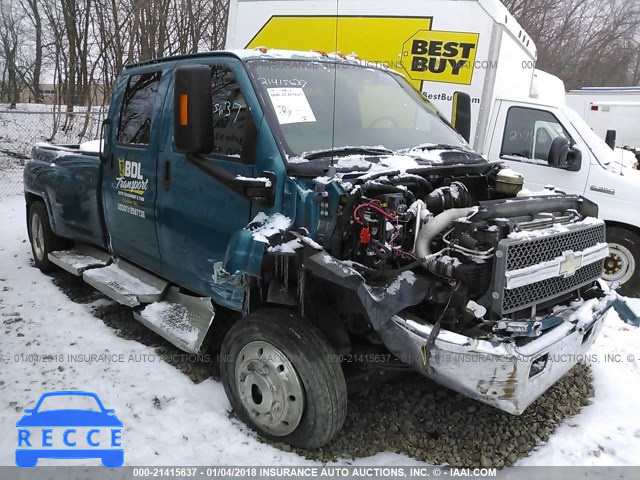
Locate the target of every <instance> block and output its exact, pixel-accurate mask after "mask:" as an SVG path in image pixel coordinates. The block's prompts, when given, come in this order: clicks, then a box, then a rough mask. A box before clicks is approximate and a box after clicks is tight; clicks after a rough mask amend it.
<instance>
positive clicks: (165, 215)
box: [24, 54, 295, 311]
mask: <svg viewBox="0 0 640 480" xmlns="http://www.w3.org/2000/svg"><path fill="white" fill-rule="evenodd" d="M213 61H215V62H216V63H220V64H224V65H228V66H229V67H230V68H232V70H233V72H234V73H235V74H236V76H237V79H238V82H239V83H240V86H241V88H243V91H244V92H248V93H251V94H253V95H250V94H248V95H247V98H246V101H247V105H248V106H249V108H250V110H251V114H252V118H253V121H254V123H255V124H256V126H257V137H256V147H255V163H254V164H245V163H241V162H235V161H228V160H227V159H224V158H214V157H209V158H208V161H210V162H212V163H214V164H217V165H219V166H221V167H222V168H224V169H226V170H227V171H229V172H232V173H233V174H235V175H240V176H246V177H249V178H251V177H256V176H259V175H260V172H264V171H269V172H273V173H274V174H275V178H276V182H277V184H276V188H275V191H276V195H275V199H274V203H273V206H272V207H271V208H264V207H263V206H261V205H257V204H252V203H251V202H249V201H248V200H247V199H245V198H242V197H240V196H238V195H234V194H233V193H231V192H230V191H229V190H227V189H226V188H224V187H222V186H221V185H217V186H216V185H215V183H212V180H211V179H210V178H209V177H208V176H206V175H205V174H204V173H202V172H201V171H199V170H198V169H197V168H196V167H194V166H193V165H191V164H189V163H188V162H187V161H186V160H185V158H184V155H183V154H178V153H175V152H173V151H172V150H173V149H172V141H173V135H172V133H171V132H172V119H173V114H174V112H173V104H172V102H171V101H169V100H168V99H170V98H171V97H172V95H173V84H172V78H173V74H174V72H175V68H176V65H177V64H178V62H177V61H166V62H162V63H159V64H155V63H151V64H149V65H145V66H142V67H140V68H135V69H131V68H129V69H125V71H124V72H123V74H122V75H121V76H120V77H119V79H118V81H117V83H116V86H115V88H114V94H113V98H112V102H111V107H110V110H109V125H107V128H105V151H107V152H109V157H108V158H103V159H102V161H100V159H99V158H98V156H97V155H92V154H85V153H79V152H77V151H72V150H71V149H67V151H65V150H61V149H56V148H53V147H40V146H36V147H34V151H33V155H32V161H30V162H28V164H27V165H26V167H25V174H24V175H25V192H26V193H27V194H28V195H33V196H36V197H38V198H41V199H42V200H43V201H44V202H45V204H46V205H47V207H48V209H49V211H50V217H51V224H52V225H51V226H52V230H53V231H54V233H56V234H57V235H59V236H62V237H65V238H72V239H74V240H78V241H82V242H86V243H89V244H94V245H97V246H101V247H108V248H109V250H110V251H111V252H112V253H113V254H115V255H119V256H122V257H123V258H126V259H127V260H130V261H132V262H134V263H136V264H139V265H142V266H144V268H146V269H148V270H150V271H152V272H154V273H156V274H158V275H162V276H163V277H165V278H167V279H169V280H170V281H171V282H173V283H175V284H178V285H181V286H183V287H184V288H187V289H189V290H191V291H193V292H196V293H198V294H199V295H203V296H207V297H211V298H212V299H213V300H214V301H215V302H217V303H220V304H221V305H224V306H226V307H228V308H231V309H234V310H238V311H240V310H242V307H243V294H242V290H243V288H244V287H243V286H242V285H241V282H237V281H235V282H227V281H225V282H222V283H220V284H216V283H215V282H214V281H213V280H212V278H213V273H214V265H215V264H216V263H217V262H221V261H224V265H229V268H230V269H231V271H230V274H231V275H233V276H234V277H238V276H241V275H242V274H243V273H248V274H250V275H256V276H259V275H260V264H261V260H262V255H263V251H264V246H263V245H262V244H260V243H257V244H256V242H254V241H253V239H252V238H251V235H250V233H249V232H246V231H244V230H243V228H244V227H245V226H246V225H247V224H248V223H249V221H250V220H251V219H252V218H253V217H254V216H255V215H256V214H257V213H259V212H265V213H267V214H271V213H274V212H282V213H284V214H285V215H287V214H288V213H287V212H286V211H284V212H283V202H284V197H285V193H284V190H285V189H284V185H285V183H286V182H290V180H288V179H287V177H286V169H285V164H284V161H283V158H282V155H281V152H280V149H279V147H278V145H277V143H276V141H275V139H274V136H273V134H272V132H271V130H270V129H269V126H268V124H267V123H266V122H265V121H264V115H263V114H262V108H261V106H260V104H259V101H258V99H257V97H256V96H255V94H254V93H253V92H254V91H253V87H252V84H251V80H250V79H249V76H248V74H247V72H246V70H245V68H244V66H243V64H242V62H241V61H240V59H239V58H237V57H235V56H233V55H230V54H217V55H216V54H209V55H206V56H202V55H200V56H193V57H185V58H184V59H182V61H181V62H180V64H185V63H201V64H202V63H205V64H206V63H211V62H213ZM150 72H161V75H162V77H161V80H160V86H159V88H158V93H157V95H156V100H155V107H154V108H155V109H156V110H158V111H161V112H162V115H159V116H154V120H153V124H152V126H151V129H150V130H151V138H150V142H149V145H147V146H144V147H142V146H131V145H124V144H121V143H120V142H118V140H117V134H118V132H117V128H116V124H117V120H118V118H120V115H121V114H122V105H123V95H124V92H125V90H126V86H127V84H128V82H129V80H130V78H131V77H132V76H133V75H140V74H145V73H150ZM54 162H55V164H56V166H55V167H53V166H52V164H53V163H54ZM127 163H136V164H139V165H140V166H141V168H140V171H136V174H137V175H136V177H138V176H140V178H132V177H131V176H130V175H129V176H125V175H122V173H124V172H123V165H126V164H127ZM167 164H169V168H170V172H171V173H170V175H171V188H170V189H168V190H167V189H164V188H163V183H162V178H163V175H164V174H165V168H167ZM123 178H124V180H125V181H129V180H131V181H135V180H140V181H142V182H146V188H145V189H144V194H141V195H136V198H135V200H136V203H137V205H136V207H135V208H136V210H134V211H135V214H134V215H123V214H122V212H120V211H118V208H122V207H121V206H120V205H121V204H120V203H119V202H118V200H119V199H120V198H121V196H122V189H121V188H118V181H119V180H118V179H123ZM212 206H215V207H216V208H212ZM218 209H220V210H218ZM289 209H290V210H291V212H289V213H292V212H295V203H294V204H289V205H288V208H287V210H289ZM220 211H224V212H229V215H223V216H221V215H220V214H219V212H220ZM142 215H144V218H142ZM103 217H104V219H105V220H104V221H105V226H106V232H105V231H103V229H102V226H101V222H100V219H101V218H103ZM107 232H108V234H107Z"/></svg>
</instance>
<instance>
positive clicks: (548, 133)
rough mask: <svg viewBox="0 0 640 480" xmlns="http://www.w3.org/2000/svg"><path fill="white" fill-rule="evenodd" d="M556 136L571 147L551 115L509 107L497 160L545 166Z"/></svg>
mask: <svg viewBox="0 0 640 480" xmlns="http://www.w3.org/2000/svg"><path fill="white" fill-rule="evenodd" d="M557 137H564V138H566V139H567V140H568V141H569V143H570V144H573V140H572V139H571V136H570V135H569V133H568V132H567V131H566V130H565V129H564V127H563V126H562V125H561V124H560V122H559V121H558V119H557V118H556V117H555V116H553V114H551V113H549V112H545V111H544V110H536V109H533V108H523V107H511V108H510V109H509V113H508V114H507V123H506V127H505V132H504V138H503V140H502V151H501V152H500V157H502V158H505V157H510V158H511V159H515V160H518V159H519V158H521V159H529V160H532V161H533V162H535V163H540V164H545V165H546V164H547V161H548V159H549V151H550V150H551V143H553V141H554V140H555V139H556V138H557ZM514 157H515V158H514Z"/></svg>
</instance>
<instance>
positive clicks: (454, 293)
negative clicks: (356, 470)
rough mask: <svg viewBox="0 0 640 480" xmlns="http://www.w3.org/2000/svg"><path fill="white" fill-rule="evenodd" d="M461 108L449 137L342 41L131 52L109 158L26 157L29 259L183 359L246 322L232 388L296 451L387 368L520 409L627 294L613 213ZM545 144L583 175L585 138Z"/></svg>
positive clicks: (336, 423)
mask: <svg viewBox="0 0 640 480" xmlns="http://www.w3.org/2000/svg"><path fill="white" fill-rule="evenodd" d="M456 105H457V108H458V111H457V112H456V117H455V118H457V119H458V124H457V125H455V128H454V127H453V126H451V125H450V124H449V123H448V122H447V121H446V120H445V119H444V117H443V116H442V115H441V114H440V113H439V112H438V111H437V110H436V109H435V108H434V107H433V106H432V105H431V104H430V103H428V102H426V101H425V100H424V99H423V98H422V97H421V96H420V95H419V94H418V93H417V92H415V91H414V90H413V89H412V87H411V86H410V85H409V84H408V83H407V82H406V81H405V80H404V79H403V78H402V77H401V76H400V75H398V74H397V73H394V72H392V71H390V70H387V69H381V68H373V67H371V65H368V64H365V63H364V62H362V61H360V60H359V59H357V58H347V57H344V56H341V55H339V54H335V55H327V54H324V53H305V52H286V51H274V50H267V49H257V50H250V51H249V50H243V51H233V52H210V53H205V54H195V55H189V56H182V57H174V58H166V59H160V60H153V61H148V62H144V63H140V64H137V65H132V66H129V67H127V68H125V70H124V71H123V72H122V74H121V75H120V77H119V79H118V81H117V84H116V85H115V87H114V91H113V97H112V102H111V106H110V109H109V116H108V119H107V120H106V121H105V123H104V126H103V138H104V144H103V146H102V147H101V148H100V149H99V151H96V152H95V153H92V152H86V151H84V150H86V149H85V148H83V149H80V148H79V147H78V146H69V145H67V146H57V145H48V144H39V145H36V146H35V147H34V148H33V152H32V159H31V160H30V161H29V162H28V163H27V165H26V166H25V172H24V185H25V199H26V207H27V218H28V231H29V238H30V241H31V245H32V249H33V255H34V261H35V264H36V266H37V267H39V268H40V269H41V270H43V271H47V270H48V269H50V268H53V267H54V266H58V267H61V268H63V269H65V270H67V271H69V272H71V273H73V274H75V275H78V276H81V277H82V278H83V279H84V280H85V281H86V282H88V283H89V284H91V285H93V286H94V287H95V288H96V289H98V290H99V291H101V292H103V293H104V294H105V295H107V296H109V297H111V298H113V299H115V300H116V301H118V302H120V303H122V304H124V305H128V306H130V307H132V308H133V311H134V315H135V317H136V318H137V319H138V320H139V321H141V322H142V323H143V324H145V325H147V326H148V327H149V328H150V329H151V330H153V331H155V332H157V333H158V334H160V335H162V336H163V337H165V338H166V339H167V340H169V341H170V342H172V343H173V344H175V345H176V346H177V347H179V348H181V349H182V350H184V351H187V352H201V351H202V349H204V348H206V347H207V345H208V340H209V339H210V338H211V336H212V335H213V334H214V333H215V332H216V331H217V323H216V314H217V315H221V313H222V312H224V313H225V315H226V316H228V315H232V316H233V318H235V321H234V323H233V326H232V327H231V328H230V330H229V331H228V333H226V336H225V337H224V341H223V342H222V348H221V356H220V358H221V359H222V363H221V375H222V381H223V383H224V387H225V390H226V393H227V395H228V397H229V401H230V403H231V405H232V407H233V409H234V410H235V411H236V413H237V415H238V416H239V417H240V418H241V419H242V420H243V421H244V422H246V423H247V424H248V425H250V426H251V427H252V428H254V429H255V430H257V431H258V432H259V433H260V434H262V435H265V436H268V437H271V438H277V439H279V440H281V441H284V442H288V443H290V444H292V445H295V446H298V447H302V448H317V447H319V446H321V445H323V444H326V443H327V442H329V441H330V440H331V439H332V438H333V437H334V436H335V435H336V434H337V433H338V432H339V431H340V429H341V427H342V424H343V421H344V419H345V415H346V411H347V386H348V385H350V382H351V381H352V378H356V377H357V378H362V375H363V374H365V376H366V374H367V373H368V372H371V371H373V370H378V369H395V370H397V369H398V368H405V369H413V370H416V371H418V372H421V373H422V374H424V375H426V376H428V377H430V378H432V379H434V380H435V381H436V382H439V383H441V384H443V385H445V386H447V387H449V388H451V389H453V390H456V391H458V392H460V393H462V394H464V395H467V396H469V397H472V398H474V399H476V400H478V401H481V402H484V403H487V404H489V405H492V406H494V407H496V408H499V409H502V410H505V411H507V412H510V413H512V414H520V413H522V412H523V411H524V410H525V409H526V408H527V407H528V406H529V405H530V404H531V403H532V402H533V401H534V400H535V399H536V398H538V397H539V396H540V395H542V394H543V393H544V392H545V391H546V390H547V389H548V388H549V387H550V386H551V385H552V384H553V383H555V382H556V381H557V380H558V379H559V378H561V377H562V376H563V375H564V374H565V373H566V372H567V371H568V370H569V369H570V368H571V367H573V365H574V361H575V360H571V359H575V358H577V356H578V355H579V354H581V353H584V352H585V351H586V350H588V349H589V347H590V346H591V345H592V344H593V342H594V341H595V339H596V337H597V335H598V333H599V331H600V329H601V327H602V322H603V314H604V313H605V311H606V310H607V309H608V308H609V307H611V306H612V305H613V304H616V306H619V307H621V308H622V307H623V306H624V305H623V304H622V303H621V302H620V301H619V299H618V297H617V296H616V294H615V293H614V292H611V291H609V290H608V288H607V287H606V286H605V285H604V284H602V283H601V282H600V280H599V279H600V277H601V275H602V269H603V262H604V259H605V258H606V257H607V255H608V249H607V243H606V235H605V225H604V223H603V222H602V221H600V220H598V219H597V214H598V210H597V206H596V205H595V204H593V203H592V202H590V201H589V200H587V199H585V198H582V197H580V196H574V195H562V194H556V193H553V192H548V191H547V192H537V193H536V194H535V195H533V194H532V193H531V192H524V191H522V182H523V179H522V177H521V176H520V175H518V174H517V173H515V172H513V171H510V170H508V169H506V168H505V167H504V166H503V165H501V164H500V163H497V162H487V161H486V160H485V159H483V158H482V157H481V156H479V155H477V154H476V153H474V152H473V151H471V149H470V147H469V146H468V143H467V141H466V140H465V138H464V137H465V136H468V128H469V125H468V122H467V123H465V118H468V108H469V99H468V98H466V97H465V96H464V95H460V96H459V98H458V101H457V102H456ZM550 155H554V159H553V161H554V163H555V164H557V165H559V166H562V167H564V168H571V162H573V161H575V158H573V157H575V155H576V152H575V151H574V150H572V149H571V148H569V146H568V145H555V146H554V147H553V148H552V149H551V153H550ZM525 193H526V194H527V196H525V195H524V194H525ZM557 354H572V355H564V357H563V358H565V359H567V361H564V362H562V361H554V360H553V359H554V356H557ZM354 360H357V361H354ZM363 372H364V373H363Z"/></svg>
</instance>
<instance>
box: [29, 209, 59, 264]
mask: <svg viewBox="0 0 640 480" xmlns="http://www.w3.org/2000/svg"><path fill="white" fill-rule="evenodd" d="M27 231H28V232H29V242H30V243H31V251H32V252H33V261H34V263H35V264H36V267H38V268H39V269H40V270H41V271H42V272H49V271H51V269H52V268H53V267H54V264H53V263H51V262H50V261H49V253H50V252H53V251H55V250H60V249H62V248H64V240H63V239H62V238H60V237H58V236H57V235H56V234H55V233H53V231H52V230H51V224H50V223H49V214H48V213H47V207H45V205H44V203H42V202H33V203H32V204H31V206H30V207H29V214H28V216H27Z"/></svg>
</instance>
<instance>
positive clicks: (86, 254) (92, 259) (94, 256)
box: [49, 244, 111, 277]
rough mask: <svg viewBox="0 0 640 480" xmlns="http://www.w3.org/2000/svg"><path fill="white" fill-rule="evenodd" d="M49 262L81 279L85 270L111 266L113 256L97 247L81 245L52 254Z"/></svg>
mask: <svg viewBox="0 0 640 480" xmlns="http://www.w3.org/2000/svg"><path fill="white" fill-rule="evenodd" d="M49 261H50V262H51V263H53V264H55V265H57V266H59V267H60V268H62V269H63V270H66V271H67V272H69V273H73V274H74V275H76V276H78V277H79V276H81V275H82V272H84V271H85V270H88V269H90V268H99V267H106V266H107V265H109V263H111V255H109V254H108V253H107V252H105V251H102V250H99V249H97V248H95V247H90V246H89V245H82V244H81V245H77V246H76V247H75V248H74V249H72V250H59V251H57V252H51V253H50V254H49Z"/></svg>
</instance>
